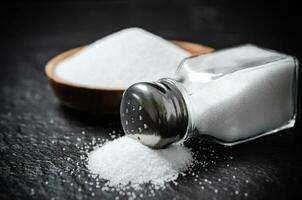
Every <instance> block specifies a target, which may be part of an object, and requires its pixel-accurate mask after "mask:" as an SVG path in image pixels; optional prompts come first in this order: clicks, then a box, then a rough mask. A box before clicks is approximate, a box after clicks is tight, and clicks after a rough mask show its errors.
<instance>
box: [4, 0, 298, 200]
mask: <svg viewBox="0 0 302 200" xmlns="http://www.w3.org/2000/svg"><path fill="white" fill-rule="evenodd" d="M297 10H298V9H297V5H296V4H294V3H293V2H283V3H282V4H281V3H276V2H275V3H264V2H259V3H258V2H254V1H253V2H244V3H240V2H237V3H236V2H235V3H234V2H233V3H232V4H231V3H226V2H221V1H214V2H212V1H205V2H198V1H186V2H182V1H174V2H172V1H166V2H162V1H156V2H153V3H151V2H148V1H146V2H145V3H144V4H142V3H140V4H136V2H133V1H132V2H130V3H129V2H126V1H122V0H121V1H111V2H106V1H86V2H84V1H83V2H81V1H63V2H44V3H33V2H31V3H24V2H14V3H10V4H4V5H2V6H1V7H0V11H1V12H0V13H1V14H0V16H1V29H2V31H1V32H0V35H1V39H0V41H1V47H0V48H1V51H0V199H115V198H116V197H117V195H118V193H116V192H108V191H105V192H104V191H102V190H100V189H98V188H96V187H95V184H94V181H93V179H91V177H89V174H88V172H87V170H86V169H85V167H84V162H83V161H82V160H81V159H80V156H81V155H82V153H81V152H80V151H79V149H78V148H77V146H84V145H85V142H91V140H92V138H93V137H98V138H110V136H109V133H110V132H111V133H112V131H113V130H114V131H116V133H117V134H122V132H121V126H120V122H119V119H118V117H115V118H114V117H113V118H112V117H105V116H103V117H93V116H88V115H85V114H82V113H77V112H75V111H72V110H69V109H66V108H64V107H62V106H61V105H60V104H59V102H58V101H57V99H56V98H55V96H54V94H53V93H52V91H51V89H50V87H49V86H48V83H47V80H46V77H45V75H44V65H45V64H46V62H47V61H48V60H49V59H50V58H51V57H53V56H54V55H56V54H58V53H60V52H62V51H64V50H67V49H69V48H73V47H77V46H81V45H84V44H88V43H90V42H92V41H94V40H96V39H98V38H100V37H102V36H105V35H107V34H109V33H112V32H114V31H117V30H119V29H122V28H126V27H129V26H139V27H142V28H145V29H147V30H149V31H151V32H154V33H156V34H159V35H161V36H163V37H166V38H168V39H181V40H188V41H193V42H199V43H205V44H207V45H209V46H212V47H214V48H222V47H228V46H232V45H237V44H242V43H255V44H258V45H260V46H264V47H268V48H272V49H276V50H279V51H282V52H284V53H288V54H292V55H295V56H297V57H298V58H299V59H300V60H301V58H302V57H301V51H300V49H301V46H299V44H300V33H299V32H298V30H296V27H297V26H299V20H298V12H297ZM299 113H300V106H299ZM82 131H84V132H85V134H82ZM300 131H301V121H300V118H299V117H298V120H297V124H296V127H295V128H294V129H291V130H287V131H282V132H280V133H277V134H274V135H271V136H267V137H264V138H261V139H258V140H255V141H252V142H249V143H246V144H242V145H238V146H235V147H230V148H225V147H222V146H219V145H215V144H210V143H202V144H200V143H199V141H198V140H197V139H191V140H190V141H188V142H187V144H186V145H187V146H188V147H190V148H192V149H193V151H194V152H196V155H197V156H198V160H200V161H205V162H206V163H209V164H208V165H207V166H205V167H202V166H200V165H197V166H196V167H195V169H194V171H195V173H196V174H198V178H196V175H194V176H193V175H187V176H185V177H180V178H179V179H178V183H179V184H178V185H174V184H168V185H167V188H166V189H165V190H163V191H155V196H154V197H151V198H150V197H148V194H150V193H151V191H150V190H149V189H148V188H147V187H145V190H144V191H142V192H137V193H136V195H137V196H138V198H139V195H140V194H141V193H143V194H144V197H143V199H173V198H175V199H292V198H298V197H301V194H300V191H299V189H300V187H301V185H302V172H301V169H302V162H301V161H302V157H301V153H300V152H301V135H300ZM200 147H202V148H201V149H200ZM197 151H198V152H197ZM194 179H196V180H194ZM199 182H201V184H200V183H199ZM90 183H92V185H90ZM101 184H103V183H101ZM202 186H203V188H204V189H202ZM79 188H80V189H79ZM79 190H80V191H79ZM130 192H133V191H131V190H130ZM120 198H127V197H125V196H124V197H123V196H121V197H120Z"/></svg>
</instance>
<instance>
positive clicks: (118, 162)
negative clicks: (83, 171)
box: [88, 136, 193, 188]
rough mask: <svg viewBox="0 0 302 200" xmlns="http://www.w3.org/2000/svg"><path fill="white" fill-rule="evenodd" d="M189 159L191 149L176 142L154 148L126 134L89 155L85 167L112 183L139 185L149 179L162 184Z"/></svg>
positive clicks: (172, 178)
mask: <svg viewBox="0 0 302 200" xmlns="http://www.w3.org/2000/svg"><path fill="white" fill-rule="evenodd" d="M192 162H193V157H192V153H191V152H190V151H189V149H187V148H186V147H184V146H181V145H176V144H175V145H171V146H170V147H168V148H166V149H160V150H154V149H151V148H149V147H147V146H145V145H143V144H141V143H140V142H139V141H137V140H135V139H132V138H129V137H126V136H124V137H121V138H118V139H116V140H114V141H112V142H108V143H106V144H105V145H104V146H102V147H100V148H97V149H95V150H94V151H92V152H91V153H90V154H89V155H88V169H90V171H91V172H92V173H94V174H97V175H99V177H100V178H103V179H105V180H107V181H108V186H113V187H115V186H116V187H125V186H126V185H131V186H132V187H133V188H139V186H140V185H141V184H144V183H151V184H152V185H154V186H157V187H159V188H162V187H164V185H165V183H166V182H169V181H173V180H175V179H177V177H178V176H179V174H181V173H184V171H185V170H186V169H188V167H189V166H190V164H192Z"/></svg>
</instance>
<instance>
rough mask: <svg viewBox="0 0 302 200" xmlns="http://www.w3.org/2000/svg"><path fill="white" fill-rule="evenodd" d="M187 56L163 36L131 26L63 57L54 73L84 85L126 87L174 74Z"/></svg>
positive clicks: (187, 54) (186, 53)
mask: <svg viewBox="0 0 302 200" xmlns="http://www.w3.org/2000/svg"><path fill="white" fill-rule="evenodd" d="M188 56H190V54H189V53H188V52H186V51H184V50H183V49H181V48H179V47H177V46H175V45H173V44H172V43H171V42H168V41H166V40H164V39H163V38H161V37H158V36H156V35H154V34H152V33H149V32H147V31H145V30H143V29H139V28H128V29H124V30H122V31H119V32H116V33H114V34H111V35H109V36H107V37H104V38H102V39H100V40H98V41H96V42H94V43H92V44H91V45H89V46H87V47H85V48H84V49H83V50H81V51H80V52H78V53H77V54H76V55H74V56H72V57H70V58H68V59H66V60H64V61H62V62H61V63H59V64H58V67H56V70H55V73H56V74H57V76H58V77H59V78H61V79H63V80H65V81H69V82H72V83H77V84H81V85H85V86H91V87H109V88H127V87H128V86H130V85H132V84H133V83H136V82H141V81H148V82H150V81H156V80H158V79H160V78H164V77H172V76H173V75H174V72H175V71H176V68H177V66H178V64H179V63H180V61H181V60H183V59H184V58H185V57H188ZM121 77H122V78H121Z"/></svg>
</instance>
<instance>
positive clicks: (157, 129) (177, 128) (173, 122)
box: [120, 79, 188, 148]
mask: <svg viewBox="0 0 302 200" xmlns="http://www.w3.org/2000/svg"><path fill="white" fill-rule="evenodd" d="M120 116H121V123H122V126H123V129H124V132H125V134H126V135H127V136H130V137H133V138H135V139H138V140H139V141H141V142H142V143H143V144H145V145H147V146H149V147H151V148H164V147H166V146H167V145H169V144H171V143H173V142H177V141H179V140H180V139H182V138H183V137H184V135H185V134H186V131H187V127H188V111H187V107H186V104H185V101H184V98H183V96H182V94H181V92H180V91H179V89H178V88H177V87H176V86H175V85H173V84H171V83H170V82H169V81H165V79H161V80H160V81H157V82H154V83H147V82H141V83H136V84H134V85H132V86H130V87H129V88H128V89H127V90H126V91H125V92H124V94H123V98H122V101H121V107H120Z"/></svg>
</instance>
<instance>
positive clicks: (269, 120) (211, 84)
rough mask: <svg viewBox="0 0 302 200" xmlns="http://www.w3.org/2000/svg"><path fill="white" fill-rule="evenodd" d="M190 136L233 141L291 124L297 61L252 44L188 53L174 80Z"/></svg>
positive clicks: (227, 143)
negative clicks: (184, 107) (186, 114)
mask: <svg viewBox="0 0 302 200" xmlns="http://www.w3.org/2000/svg"><path fill="white" fill-rule="evenodd" d="M162 81H164V82H169V83H171V84H173V85H175V86H176V88H178V89H179V90H180V92H181V93H182V95H183V98H184V100H185V103H186V106H187V110H188V118H189V123H188V124H189V125H188V128H187V133H186V136H185V137H188V136H190V135H192V134H195V135H199V136H202V137H205V138H208V139H211V140H215V141H217V142H219V143H223V144H225V145H234V144H237V143H241V142H244V141H247V140H251V139H255V138H258V137H261V136H264V135H268V134H271V133H274V132H277V131H280V130H283V129H286V128H290V127H293V126H294V124H295V119H296V114H297V86H298V61H297V60H296V59H295V58H294V57H291V56H288V55H285V54H281V53H277V52H275V51H271V50H266V49H263V48H260V47H257V46H254V45H243V46H239V47H234V48H230V49H225V50H220V51H216V52H214V53H210V54H205V55H200V56H194V57H189V58H187V59H185V60H184V61H183V62H182V63H181V65H180V66H179V68H178V70H177V73H176V78H174V79H169V78H168V79H162Z"/></svg>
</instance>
